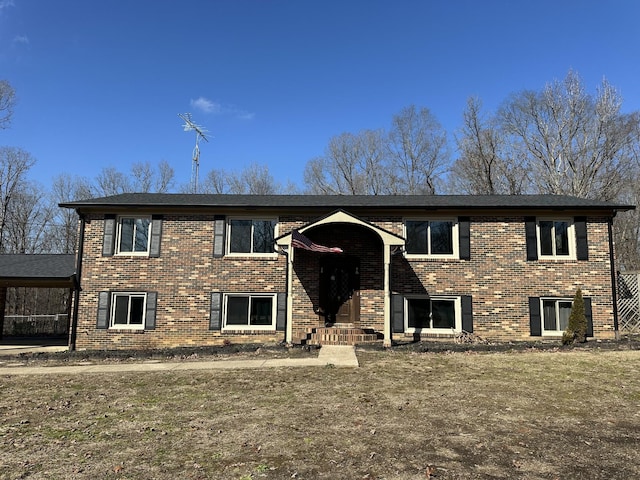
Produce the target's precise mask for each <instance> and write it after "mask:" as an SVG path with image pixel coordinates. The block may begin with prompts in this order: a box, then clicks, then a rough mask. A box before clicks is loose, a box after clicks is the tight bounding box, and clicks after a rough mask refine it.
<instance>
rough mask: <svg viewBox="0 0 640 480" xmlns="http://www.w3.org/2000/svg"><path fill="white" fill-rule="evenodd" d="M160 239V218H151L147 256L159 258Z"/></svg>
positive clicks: (158, 216) (156, 216) (159, 216)
mask: <svg viewBox="0 0 640 480" xmlns="http://www.w3.org/2000/svg"><path fill="white" fill-rule="evenodd" d="M161 237H162V216H161V215H154V216H153V217H151V243H150V245H149V256H150V257H159V256H160V238H161Z"/></svg>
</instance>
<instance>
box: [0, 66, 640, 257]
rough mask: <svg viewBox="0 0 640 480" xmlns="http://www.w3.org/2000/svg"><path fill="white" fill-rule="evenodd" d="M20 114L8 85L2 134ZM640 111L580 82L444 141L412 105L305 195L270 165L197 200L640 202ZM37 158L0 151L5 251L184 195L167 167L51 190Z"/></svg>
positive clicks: (338, 141) (334, 147)
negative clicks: (102, 206)
mask: <svg viewBox="0 0 640 480" xmlns="http://www.w3.org/2000/svg"><path fill="white" fill-rule="evenodd" d="M14 104H15V93H14V91H13V89H12V88H11V86H10V85H9V83H8V82H6V81H0V129H2V128H7V127H8V126H9V123H10V120H11V113H12V111H13V106H14ZM639 154H640V112H631V113H624V112H623V111H622V97H621V95H620V94H619V92H617V91H616V89H615V88H614V87H613V86H611V85H610V84H609V83H608V82H607V81H606V80H603V81H602V82H601V84H600V85H599V86H598V88H597V90H596V92H595V94H591V93H589V92H588V91H587V90H586V88H585V86H584V84H583V81H582V80H581V78H580V77H579V75H578V74H577V73H576V72H573V71H569V72H568V74H567V75H566V77H565V78H564V79H562V80H556V81H553V82H551V83H549V84H547V85H546V86H544V87H543V88H542V89H540V90H535V91H532V90H525V91H521V92H517V93H514V94H512V95H510V96H509V97H507V98H506V99H505V101H504V102H503V103H502V104H501V105H500V106H499V107H498V108H497V109H496V110H495V111H493V112H485V111H483V108H482V102H481V100H480V99H477V98H470V99H469V100H468V102H467V107H466V109H465V110H464V112H462V122H461V126H460V128H459V129H458V130H457V131H456V132H454V133H453V134H452V135H448V134H447V132H446V131H445V130H444V128H443V127H442V125H441V124H440V123H439V122H438V120H437V119H436V118H435V116H434V115H433V114H432V113H431V112H430V111H429V110H428V109H427V108H419V107H416V106H409V107H406V108H404V109H402V110H401V111H400V112H398V113H397V114H396V115H394V116H393V117H392V118H391V122H390V125H389V127H388V128H386V129H385V128H377V129H369V130H363V131H361V132H357V133H351V132H345V133H341V134H339V135H336V136H335V137H333V138H331V139H329V141H328V143H327V146H326V149H325V152H324V154H323V155H321V156H319V157H316V158H312V159H310V160H308V162H307V163H306V167H305V170H304V186H302V187H299V186H296V185H293V184H292V183H291V182H288V183H281V182H280V181H278V180H277V179H275V178H274V177H273V175H272V174H271V173H270V172H269V169H268V167H267V166H266V165H260V164H252V165H250V166H248V167H247V168H244V169H242V170H239V171H229V170H223V169H214V170H211V171H209V172H207V173H205V175H204V178H203V179H202V180H201V182H200V185H199V192H200V193H231V194H260V195H269V194H276V193H308V194H327V195H355V194H368V195H382V194H389V195H405V194H417V195H431V194H437V193H452V194H453V193H457V194H476V195H483V194H512V195H518V194H529V193H552V194H562V195H574V196H579V197H585V198H593V199H600V200H611V201H618V202H623V203H630V204H637V203H638V200H639V199H640V187H638V184H639V182H638V179H639V176H640V175H639V174H640V163H639V160H640V155H639ZM34 164H35V159H34V158H33V157H31V155H30V154H29V153H28V152H25V151H23V150H20V149H17V148H13V147H0V253H12V252H18V253H36V252H61V253H70V252H73V250H74V248H75V241H76V232H77V219H76V217H75V213H74V212H72V211H68V210H62V209H60V208H58V207H57V204H58V203H60V202H63V201H70V200H77V199H82V198H90V197H99V196H108V195H115V194H119V193H125V192H172V191H180V192H184V193H186V192H188V191H190V190H189V185H178V184H177V183H176V181H175V175H174V171H173V169H172V168H171V166H170V165H169V163H168V162H166V161H161V162H159V163H157V164H151V163H149V162H139V163H135V164H133V165H132V167H131V169H130V171H129V172H122V171H119V170H117V169H115V168H113V167H105V168H103V169H102V171H101V172H100V173H99V174H98V175H97V177H96V178H94V179H86V178H79V177H73V176H70V175H67V174H61V175H60V176H59V177H57V178H56V179H54V181H53V183H52V185H51V188H50V190H49V191H48V192H47V190H46V189H43V188H41V187H40V186H38V185H34V184H33V183H32V182H30V181H29V180H28V173H29V170H30V169H31V168H32V167H33V165H34ZM615 227H616V228H615V234H616V250H617V256H618V264H619V266H621V267H622V268H627V269H636V268H640V242H639V241H638V237H639V235H640V215H638V214H637V213H635V212H628V213H624V214H620V215H618V217H617V218H616V225H615Z"/></svg>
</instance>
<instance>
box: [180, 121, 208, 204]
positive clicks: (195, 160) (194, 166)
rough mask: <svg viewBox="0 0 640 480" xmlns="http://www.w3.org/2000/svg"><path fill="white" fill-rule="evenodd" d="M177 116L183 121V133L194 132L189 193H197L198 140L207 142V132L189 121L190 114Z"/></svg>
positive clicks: (198, 167) (198, 170)
mask: <svg viewBox="0 0 640 480" xmlns="http://www.w3.org/2000/svg"><path fill="white" fill-rule="evenodd" d="M178 116H179V117H180V118H181V119H182V120H184V125H183V126H182V127H183V128H184V131H185V132H189V131H191V130H193V131H194V132H196V146H195V147H194V149H193V155H192V162H191V193H198V175H199V172H200V147H199V143H200V139H202V140H204V141H205V142H208V141H209V139H208V138H207V136H206V135H205V133H207V130H206V129H205V128H203V127H201V126H199V125H197V124H195V123H194V122H193V121H192V120H191V114H190V113H179V114H178Z"/></svg>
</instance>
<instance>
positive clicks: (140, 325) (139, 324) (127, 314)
mask: <svg viewBox="0 0 640 480" xmlns="http://www.w3.org/2000/svg"><path fill="white" fill-rule="evenodd" d="M146 303H147V294H146V293H144V292H135V293H131V292H126V293H124V292H114V293H112V294H111V315H110V319H111V320H110V323H109V325H110V327H111V328H131V329H140V330H142V329H144V321H145V311H146Z"/></svg>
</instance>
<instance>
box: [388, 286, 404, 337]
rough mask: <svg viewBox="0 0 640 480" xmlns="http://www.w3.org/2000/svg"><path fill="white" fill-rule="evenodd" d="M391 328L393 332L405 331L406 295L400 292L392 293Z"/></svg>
mask: <svg viewBox="0 0 640 480" xmlns="http://www.w3.org/2000/svg"><path fill="white" fill-rule="evenodd" d="M391 328H392V331H393V333H402V332H404V297H403V296H402V295H400V294H399V293H393V294H391Z"/></svg>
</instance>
